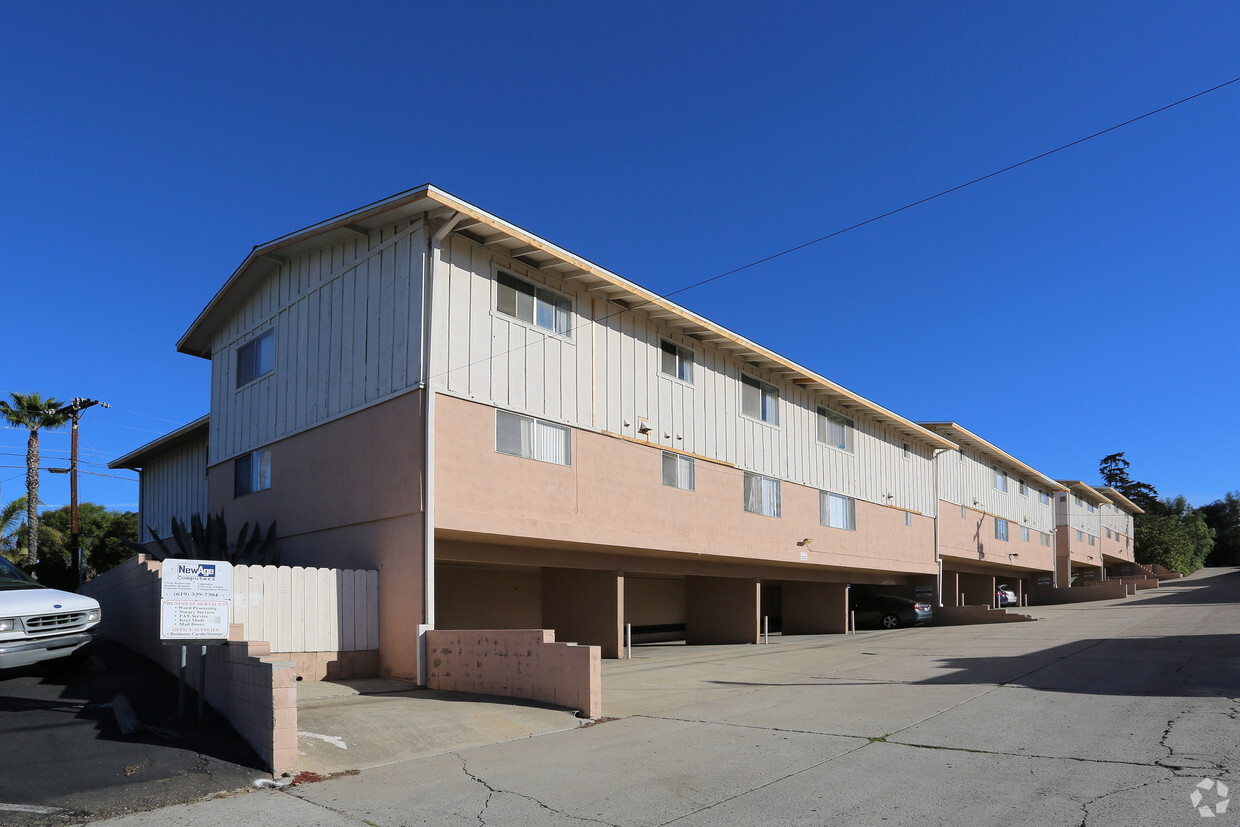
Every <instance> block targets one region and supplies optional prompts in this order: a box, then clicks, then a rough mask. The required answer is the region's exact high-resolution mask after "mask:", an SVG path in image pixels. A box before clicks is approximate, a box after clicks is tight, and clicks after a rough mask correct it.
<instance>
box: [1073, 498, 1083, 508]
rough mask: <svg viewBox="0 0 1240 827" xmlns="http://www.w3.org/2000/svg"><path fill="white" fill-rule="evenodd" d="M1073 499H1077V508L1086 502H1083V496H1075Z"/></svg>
mask: <svg viewBox="0 0 1240 827" xmlns="http://www.w3.org/2000/svg"><path fill="white" fill-rule="evenodd" d="M1072 499H1073V500H1075V501H1076V507H1077V508H1080V507H1081V506H1082V505H1083V504H1084V503H1082V502H1081V498H1080V497H1073V498H1072Z"/></svg>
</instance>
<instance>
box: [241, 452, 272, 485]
mask: <svg viewBox="0 0 1240 827" xmlns="http://www.w3.org/2000/svg"><path fill="white" fill-rule="evenodd" d="M270 487H271V449H270V448H259V449H258V450H257V451H251V452H250V453H248V454H242V455H241V456H239V457H237V459H236V460H234V461H233V496H234V497H241V496H244V495H246V494H253V493H254V492H255V491H265V490H267V489H268V488H270Z"/></svg>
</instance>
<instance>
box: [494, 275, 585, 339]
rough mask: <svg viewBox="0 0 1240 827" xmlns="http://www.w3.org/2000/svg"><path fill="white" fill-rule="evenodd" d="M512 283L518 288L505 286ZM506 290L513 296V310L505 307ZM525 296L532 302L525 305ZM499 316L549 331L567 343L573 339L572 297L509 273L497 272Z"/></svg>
mask: <svg viewBox="0 0 1240 827" xmlns="http://www.w3.org/2000/svg"><path fill="white" fill-rule="evenodd" d="M509 279H510V280H512V282H515V284H505V283H504V282H505V280H509ZM504 290H511V291H512V292H513V296H512V308H511V309H508V308H505V307H503V306H502V305H503V304H504V293H503V291H504ZM521 296H528V297H529V300H528V302H523V301H522V300H521V298H520V297H521ZM495 312H496V313H501V314H503V315H505V316H507V317H508V318H510V319H516V320H517V321H518V322H521V323H522V324H527V325H529V326H531V327H536V328H538V329H539V330H545V331H547V332H548V333H554V334H555V335H557V336H563V337H564V338H566V339H571V338H572V333H573V300H572V297H570V296H566V295H564V294H563V293H561V292H559V291H558V290H552V289H551V288H550V287H546V286H545V285H542V284H535V283H534V282H532V281H530V280H529V279H523V278H521V277H520V276H518V275H516V274H514V273H510V272H508V271H507V270H496V272H495Z"/></svg>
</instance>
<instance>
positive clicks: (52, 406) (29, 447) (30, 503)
mask: <svg viewBox="0 0 1240 827" xmlns="http://www.w3.org/2000/svg"><path fill="white" fill-rule="evenodd" d="M9 398H10V399H11V400H13V402H12V404H9V403H8V402H3V401H0V416H3V417H4V419H5V420H6V421H7V422H9V423H10V424H12V425H15V426H17V427H18V428H25V429H27V430H28V431H30V439H29V440H27V441H26V526H27V528H28V530H29V532H30V533H29V538H30V541H29V542H30V548H29V550H28V552H27V554H28V560H29V563H30V565H34V564H35V563H37V562H38V561H39V429H40V428H47V429H49V430H51V429H54V428H63V427H64V426H65V423H67V422H68V421H69V414H67V413H60V412H59V409H60V408H63V407H64V404H65V403H63V402H61V401H59V400H57V399H53V398H51V397H48V398H47V399H44V398H43V397H41V396H39V395H38V394H37V393H10V394H9Z"/></svg>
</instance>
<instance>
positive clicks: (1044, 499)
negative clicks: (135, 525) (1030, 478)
mask: <svg viewBox="0 0 1240 827" xmlns="http://www.w3.org/2000/svg"><path fill="white" fill-rule="evenodd" d="M1038 502H1039V503H1041V504H1042V505H1050V504H1051V495H1050V492H1048V491H1043V490H1042V489H1041V488H1039V489H1038Z"/></svg>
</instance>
